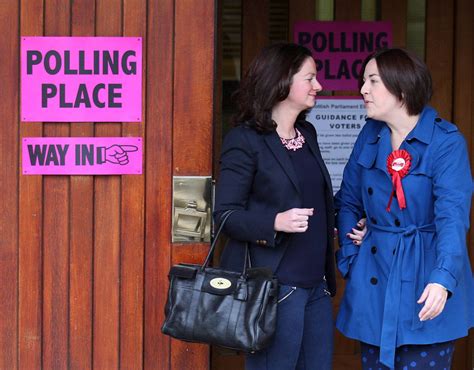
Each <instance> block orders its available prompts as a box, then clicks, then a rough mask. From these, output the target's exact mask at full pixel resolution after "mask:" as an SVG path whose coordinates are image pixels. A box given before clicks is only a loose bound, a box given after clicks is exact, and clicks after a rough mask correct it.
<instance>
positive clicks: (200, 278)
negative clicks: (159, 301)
mask: <svg viewBox="0 0 474 370" xmlns="http://www.w3.org/2000/svg"><path fill="white" fill-rule="evenodd" d="M232 212H233V211H227V212H226V213H224V215H223V217H222V222H221V224H220V226H219V229H218V231H217V233H216V236H215V238H214V240H213V242H212V243H211V248H210V250H209V253H208V255H207V257H206V260H205V261H204V264H203V265H194V264H184V263H183V264H178V265H175V266H173V267H171V269H170V272H169V275H168V277H169V280H170V285H169V290H168V300H167V302H166V306H165V321H164V324H163V327H162V328H161V331H162V332H163V333H164V334H166V335H170V336H171V337H173V338H176V339H181V340H184V341H189V342H200V343H207V344H212V345H218V346H222V347H227V348H231V349H235V350H238V351H244V352H255V351H259V350H261V349H263V348H265V347H266V346H268V345H269V344H270V342H271V340H272V338H273V335H274V333H275V326H276V313H277V295H278V283H277V280H276V278H275V277H274V276H273V273H272V271H271V270H269V269H265V268H251V266H250V265H249V264H250V254H249V250H248V245H246V247H245V248H246V258H245V260H244V268H243V271H242V272H241V273H239V272H234V271H227V270H223V269H220V268H212V267H208V265H209V262H210V260H211V258H212V255H213V253H214V249H215V248H216V244H217V240H218V238H219V235H220V234H221V231H222V228H223V227H224V224H225V222H226V221H227V219H228V217H229V216H230V215H231V214H232Z"/></svg>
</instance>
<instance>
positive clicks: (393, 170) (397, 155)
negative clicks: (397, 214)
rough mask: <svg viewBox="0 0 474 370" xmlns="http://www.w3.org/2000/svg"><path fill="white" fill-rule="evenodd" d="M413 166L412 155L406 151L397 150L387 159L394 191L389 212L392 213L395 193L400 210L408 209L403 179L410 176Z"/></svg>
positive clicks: (389, 203) (388, 206)
mask: <svg viewBox="0 0 474 370" xmlns="http://www.w3.org/2000/svg"><path fill="white" fill-rule="evenodd" d="M410 165H411V155H410V153H408V152H407V151H406V150H404V149H402V150H395V151H393V152H392V153H390V155H389V156H388V158H387V171H388V173H389V174H390V176H391V177H392V183H393V187H392V191H391V193H390V199H389V201H388V205H387V212H390V206H391V205H392V199H393V192H394V190H395V191H396V193H397V199H398V205H399V206H400V209H404V208H407V204H406V200H405V193H404V192H403V187H402V179H403V178H404V177H405V176H406V175H407V174H408V171H409V170H410Z"/></svg>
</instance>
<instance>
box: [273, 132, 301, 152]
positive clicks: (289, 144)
mask: <svg viewBox="0 0 474 370" xmlns="http://www.w3.org/2000/svg"><path fill="white" fill-rule="evenodd" d="M295 131H296V136H295V137H294V138H293V139H285V138H283V137H281V136H279V137H280V140H281V143H282V144H283V145H284V146H285V148H286V149H288V150H293V151H296V150H298V149H301V148H302V147H303V144H304V143H305V140H304V136H303V135H301V132H299V131H298V129H297V128H296V127H295Z"/></svg>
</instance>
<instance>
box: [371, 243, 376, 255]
mask: <svg viewBox="0 0 474 370" xmlns="http://www.w3.org/2000/svg"><path fill="white" fill-rule="evenodd" d="M370 251H371V252H372V254H375V253H377V247H376V246H375V245H374V246H373V247H372V248H370Z"/></svg>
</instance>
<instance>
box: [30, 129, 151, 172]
mask: <svg viewBox="0 0 474 370" xmlns="http://www.w3.org/2000/svg"><path fill="white" fill-rule="evenodd" d="M22 167H23V175H140V174H141V173H142V138H141V137H25V138H23V141H22Z"/></svg>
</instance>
